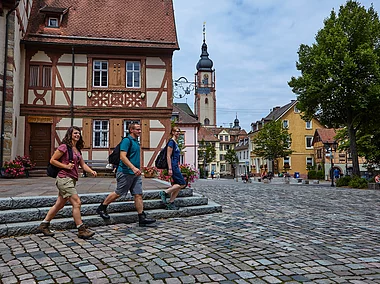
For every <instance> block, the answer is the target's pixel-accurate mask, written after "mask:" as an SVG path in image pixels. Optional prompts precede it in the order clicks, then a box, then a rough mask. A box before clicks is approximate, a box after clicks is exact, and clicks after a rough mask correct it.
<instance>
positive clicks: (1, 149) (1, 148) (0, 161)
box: [0, 1, 20, 176]
mask: <svg viewBox="0 0 380 284" xmlns="http://www.w3.org/2000/svg"><path fill="white" fill-rule="evenodd" d="M19 4H20V1H16V3H15V5H14V6H13V8H12V9H11V10H9V11H8V13H7V15H6V17H5V19H6V20H5V48H4V70H3V72H4V73H3V96H2V97H3V98H2V99H3V100H2V104H1V142H0V168H2V167H3V162H4V139H5V129H4V128H5V122H4V120H5V99H6V93H7V65H8V30H9V22H8V21H9V16H10V15H11V14H12V13H13V12H14V11H15V10H16V8H17V6H18V5H19ZM0 176H1V171H0Z"/></svg>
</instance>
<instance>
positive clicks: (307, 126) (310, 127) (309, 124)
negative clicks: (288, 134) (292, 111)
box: [306, 121, 313, 129]
mask: <svg viewBox="0 0 380 284" xmlns="http://www.w3.org/2000/svg"><path fill="white" fill-rule="evenodd" d="M312 128H313V124H312V122H311V121H306V129H312Z"/></svg>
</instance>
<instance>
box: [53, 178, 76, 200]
mask: <svg viewBox="0 0 380 284" xmlns="http://www.w3.org/2000/svg"><path fill="white" fill-rule="evenodd" d="M76 183H77V181H76V180H75V179H73V178H71V177H65V178H60V177H57V179H56V181H55V185H56V186H57V188H58V191H59V195H61V196H62V197H63V198H68V197H71V196H73V195H74V194H78V193H77V190H76V189H75V184H76Z"/></svg>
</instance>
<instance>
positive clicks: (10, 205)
mask: <svg viewBox="0 0 380 284" xmlns="http://www.w3.org/2000/svg"><path fill="white" fill-rule="evenodd" d="M159 192H160V190H147V191H144V192H143V199H144V200H149V199H159V198H160V196H159ZM108 194H109V193H108V192H105V193H88V194H79V196H80V199H81V202H82V205H84V204H92V203H96V204H99V203H100V202H102V201H103V200H104V199H105V198H106V197H107V196H108ZM187 196H193V190H192V189H191V188H186V189H183V190H181V191H180V192H179V194H178V197H187ZM56 200H57V196H30V197H6V198H0V210H14V209H22V208H26V209H29V208H40V207H51V206H53V205H54V204H55V202H56ZM130 200H133V198H132V196H131V195H130V194H128V195H127V196H120V198H118V199H117V200H115V201H114V203H116V202H124V201H130ZM68 204H69V203H68ZM0 213H1V211H0Z"/></svg>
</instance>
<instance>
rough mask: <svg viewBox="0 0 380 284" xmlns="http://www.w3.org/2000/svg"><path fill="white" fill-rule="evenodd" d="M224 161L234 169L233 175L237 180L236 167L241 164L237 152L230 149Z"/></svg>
mask: <svg viewBox="0 0 380 284" xmlns="http://www.w3.org/2000/svg"><path fill="white" fill-rule="evenodd" d="M224 159H225V160H226V162H227V163H229V164H230V165H231V168H232V175H233V177H234V178H235V176H236V165H237V164H238V163H239V159H238V157H237V155H236V151H235V150H234V149H228V150H227V152H226V155H225V156H224Z"/></svg>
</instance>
